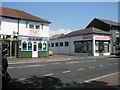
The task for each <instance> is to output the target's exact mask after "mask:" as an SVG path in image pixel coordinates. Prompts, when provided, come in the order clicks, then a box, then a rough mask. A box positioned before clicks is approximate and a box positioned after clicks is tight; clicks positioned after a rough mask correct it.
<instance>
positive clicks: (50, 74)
mask: <svg viewBox="0 0 120 90" xmlns="http://www.w3.org/2000/svg"><path fill="white" fill-rule="evenodd" d="M52 75H54V73H49V74H45V75H44V76H52Z"/></svg>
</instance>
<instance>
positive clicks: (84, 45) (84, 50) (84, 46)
mask: <svg viewBox="0 0 120 90" xmlns="http://www.w3.org/2000/svg"><path fill="white" fill-rule="evenodd" d="M87 50H88V44H87V42H83V53H87Z"/></svg>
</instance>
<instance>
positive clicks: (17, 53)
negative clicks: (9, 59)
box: [16, 19, 20, 58]
mask: <svg viewBox="0 0 120 90" xmlns="http://www.w3.org/2000/svg"><path fill="white" fill-rule="evenodd" d="M19 23H20V19H18V28H17V29H18V30H17V31H18V32H17V52H16V58H18V51H19Z"/></svg>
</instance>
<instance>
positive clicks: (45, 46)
mask: <svg viewBox="0 0 120 90" xmlns="http://www.w3.org/2000/svg"><path fill="white" fill-rule="evenodd" d="M43 50H47V44H46V43H45V42H44V43H43Z"/></svg>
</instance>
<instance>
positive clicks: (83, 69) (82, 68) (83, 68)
mask: <svg viewBox="0 0 120 90" xmlns="http://www.w3.org/2000/svg"><path fill="white" fill-rule="evenodd" d="M84 69H85V68H80V69H77V70H78V71H82V70H84Z"/></svg>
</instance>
